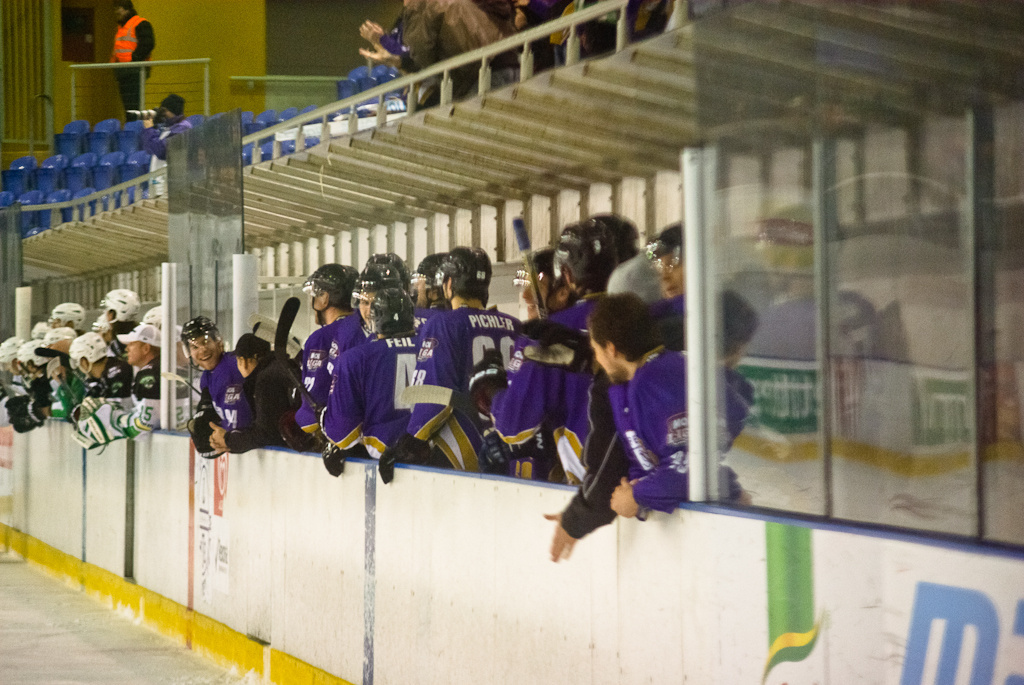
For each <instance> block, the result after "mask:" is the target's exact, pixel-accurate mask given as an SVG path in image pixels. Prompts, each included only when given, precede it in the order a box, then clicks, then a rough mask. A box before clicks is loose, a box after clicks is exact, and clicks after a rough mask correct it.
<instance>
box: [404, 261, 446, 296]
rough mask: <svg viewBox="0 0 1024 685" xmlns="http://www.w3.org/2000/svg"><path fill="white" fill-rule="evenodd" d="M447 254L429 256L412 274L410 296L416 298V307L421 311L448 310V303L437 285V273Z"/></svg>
mask: <svg viewBox="0 0 1024 685" xmlns="http://www.w3.org/2000/svg"><path fill="white" fill-rule="evenodd" d="M447 254H448V253H447V252H437V253H435V254H432V255H427V256H426V257H424V258H423V261H421V262H420V265H419V266H417V267H416V271H414V272H413V274H412V291H411V292H410V293H409V294H410V295H412V296H414V297H415V298H416V306H417V307H419V308H420V309H448V302H447V301H446V300H445V299H444V293H443V292H441V287H440V286H439V285H438V284H437V271H438V269H439V268H440V267H441V262H443V261H444V258H445V256H447Z"/></svg>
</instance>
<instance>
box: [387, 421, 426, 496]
mask: <svg viewBox="0 0 1024 685" xmlns="http://www.w3.org/2000/svg"><path fill="white" fill-rule="evenodd" d="M429 458H430V443H429V442H427V441H426V440H420V439H419V438H416V437H413V436H412V435H409V434H408V433H405V434H403V435H402V437H400V438H399V439H398V442H396V443H395V444H394V445H392V446H391V447H388V448H387V449H386V450H384V453H383V454H382V455H380V464H379V465H378V468H379V469H380V479H381V480H382V481H384V483H385V484H387V483H390V482H391V480H392V479H393V478H394V477H395V464H396V463H399V462H401V463H403V464H425V463H427V460H428V459H429Z"/></svg>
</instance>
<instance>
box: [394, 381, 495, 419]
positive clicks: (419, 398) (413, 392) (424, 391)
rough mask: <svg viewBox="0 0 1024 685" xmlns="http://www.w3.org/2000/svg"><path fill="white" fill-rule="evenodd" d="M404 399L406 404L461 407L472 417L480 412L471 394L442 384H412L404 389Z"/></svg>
mask: <svg viewBox="0 0 1024 685" xmlns="http://www.w3.org/2000/svg"><path fill="white" fill-rule="evenodd" d="M402 401H403V402H405V403H406V404H440V405H442V406H445V407H451V408H452V409H459V410H461V411H463V412H465V413H466V414H469V417H470V418H471V419H475V418H476V416H477V414H478V413H479V410H478V409H477V408H476V403H474V402H473V400H472V398H470V396H469V395H467V394H465V393H462V392H456V391H454V390H452V389H451V388H445V387H442V386H440V385H410V386H408V387H407V388H406V389H405V390H403V391H402Z"/></svg>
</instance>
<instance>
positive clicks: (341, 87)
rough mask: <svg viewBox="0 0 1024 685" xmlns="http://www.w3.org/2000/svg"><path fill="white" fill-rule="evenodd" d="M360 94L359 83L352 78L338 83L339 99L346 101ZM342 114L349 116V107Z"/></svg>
mask: <svg viewBox="0 0 1024 685" xmlns="http://www.w3.org/2000/svg"><path fill="white" fill-rule="evenodd" d="M358 92H359V83H357V82H356V81H353V80H352V79H350V78H346V79H342V80H340V81H338V99H339V100H345V99H348V98H350V97H352V96H353V95H355V94H356V93H358ZM341 114H348V107H346V108H345V109H343V110H341Z"/></svg>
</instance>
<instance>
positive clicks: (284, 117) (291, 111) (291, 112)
mask: <svg viewBox="0 0 1024 685" xmlns="http://www.w3.org/2000/svg"><path fill="white" fill-rule="evenodd" d="M298 113H299V110H298V108H297V107H289V108H287V109H282V110H281V113H280V114H278V115H277V121H278V122H282V121H288V120H289V119H291V118H292V117H294V116H296V115H297V114H298Z"/></svg>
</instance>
